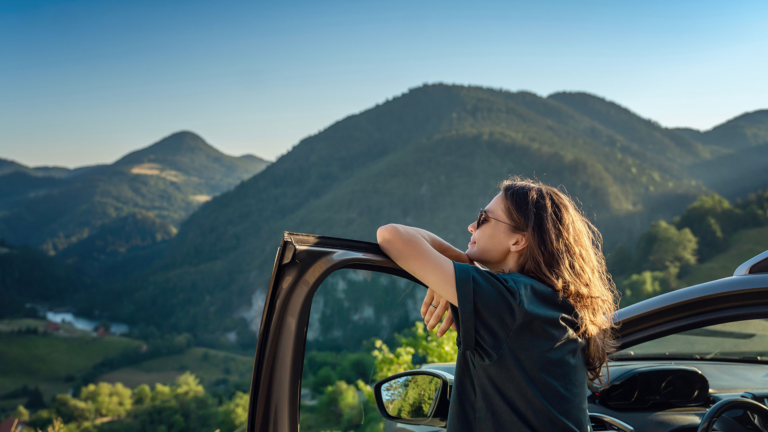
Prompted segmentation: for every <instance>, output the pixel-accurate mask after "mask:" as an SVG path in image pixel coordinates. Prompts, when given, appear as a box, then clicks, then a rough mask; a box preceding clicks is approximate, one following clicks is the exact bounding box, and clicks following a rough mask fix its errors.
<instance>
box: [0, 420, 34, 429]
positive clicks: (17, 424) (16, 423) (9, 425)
mask: <svg viewBox="0 0 768 432" xmlns="http://www.w3.org/2000/svg"><path fill="white" fill-rule="evenodd" d="M26 425H27V422H25V421H21V420H19V419H17V418H13V417H8V418H7V419H5V421H3V422H2V423H0V432H18V431H20V430H21V428H22V427H23V426H26Z"/></svg>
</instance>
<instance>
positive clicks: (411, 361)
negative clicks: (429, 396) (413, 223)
mask: <svg viewBox="0 0 768 432" xmlns="http://www.w3.org/2000/svg"><path fill="white" fill-rule="evenodd" d="M425 294H426V289H425V288H424V287H422V286H420V285H418V284H416V283H413V282H411V281H409V280H406V279H403V278H400V277H396V276H391V275H387V274H383V273H377V272H371V271H363V270H351V269H343V270H339V271H337V272H335V273H333V274H332V275H331V276H330V277H328V278H327V279H326V280H325V281H324V282H323V283H322V285H321V286H320V288H319V289H318V291H317V293H316V294H315V297H314V299H313V301H312V309H311V312H310V320H309V329H308V332H307V341H306V352H305V356H304V370H303V374H302V383H301V401H300V404H301V406H300V424H301V430H302V432H305V431H318V432H319V431H325V430H331V431H332V430H341V431H356V432H365V431H374V430H381V426H382V421H383V420H382V418H381V416H380V414H379V412H378V409H377V408H376V404H375V401H374V400H373V394H372V390H371V387H372V386H373V384H374V383H376V381H378V379H380V378H381V377H380V375H381V374H386V375H388V374H389V372H391V371H393V370H396V369H398V368H400V369H402V370H407V369H411V368H415V367H418V365H420V364H423V363H424V358H423V356H421V357H419V354H418V353H417V352H416V350H414V349H408V348H407V347H402V346H401V343H400V341H402V340H403V339H402V338H400V339H398V337H397V336H398V335H400V336H402V337H406V338H407V337H409V336H410V337H411V338H413V337H414V331H413V330H412V328H413V327H414V326H415V325H416V323H417V322H419V323H423V319H422V318H421V314H420V310H421V303H422V301H423V299H424V295H425ZM422 326H423V324H422ZM421 336H422V337H423V336H424V333H421ZM453 341H454V343H455V338H454V339H453ZM406 345H408V343H407V342H406ZM411 345H413V344H411ZM374 352H375V353H376V355H378V356H379V358H380V360H379V361H378V368H377V360H376V355H374Z"/></svg>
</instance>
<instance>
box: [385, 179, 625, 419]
mask: <svg viewBox="0 0 768 432" xmlns="http://www.w3.org/2000/svg"><path fill="white" fill-rule="evenodd" d="M469 232H470V233H471V234H472V238H471V240H470V242H469V246H468V249H467V251H466V252H461V251H460V250H458V249H456V248H454V247H453V246H451V245H449V244H448V243H447V242H445V241H443V240H442V239H440V238H439V237H437V236H435V235H434V234H431V233H429V232H427V231H424V230H421V229H418V228H412V227H406V226H402V225H395V224H390V225H385V226H383V227H381V228H379V230H378V232H377V237H378V241H379V245H380V246H381V249H382V250H383V251H384V252H385V253H386V254H387V255H389V256H390V258H392V260H394V261H395V262H396V263H397V264H398V265H400V266H401V267H402V268H403V269H405V270H406V271H408V272H409V273H410V274H412V275H413V276H415V277H416V278H418V279H419V280H420V281H422V282H424V284H425V285H427V287H428V291H427V296H426V298H425V299H424V304H423V306H422V309H421V314H422V316H423V317H424V320H425V322H426V323H427V327H428V328H429V329H430V330H432V329H433V328H435V327H436V326H437V325H438V324H439V323H440V320H441V319H442V318H443V315H444V314H445V313H446V312H448V315H447V316H446V317H445V319H444V320H443V322H442V324H441V325H440V327H439V329H438V335H439V336H442V335H443V334H445V332H446V331H447V330H448V328H449V327H451V326H453V328H454V329H455V330H456V331H457V332H458V338H457V344H458V346H459V355H458V358H457V361H456V374H455V381H454V388H453V391H452V394H451V406H450V412H449V415H448V425H447V429H448V431H449V432H458V431H462V432H467V431H483V432H486V431H581V432H583V431H587V430H589V420H588V416H587V394H588V391H587V380H588V379H589V380H591V381H599V380H600V371H601V368H602V366H603V364H605V362H606V360H607V355H608V354H609V353H610V352H611V351H612V350H613V348H614V341H613V331H612V330H613V324H612V317H613V314H614V312H615V311H616V305H617V300H618V296H617V292H616V288H615V286H614V284H613V282H612V281H611V278H610V276H609V274H608V272H607V271H606V266H605V259H604V257H603V254H602V251H601V241H602V239H601V236H600V233H599V232H598V231H597V230H596V229H595V228H594V226H593V225H592V224H591V223H590V222H589V220H587V218H585V217H584V216H583V215H582V214H581V212H580V211H579V210H578V209H577V207H576V205H575V204H574V203H573V201H572V200H571V199H570V198H569V197H568V196H567V195H565V194H563V193H562V192H560V191H559V190H557V189H555V188H552V187H550V186H546V185H544V184H541V183H539V182H535V181H531V180H528V179H523V178H513V179H511V180H508V181H505V182H503V183H502V184H501V192H500V193H499V194H498V195H497V196H496V197H495V198H494V199H493V200H492V201H491V202H490V203H489V204H488V206H486V207H485V209H483V210H481V212H480V215H479V216H478V219H477V221H476V222H473V223H472V224H471V225H469ZM475 264H480V265H482V267H484V268H485V269H483V268H481V267H480V266H477V265H475ZM486 269H487V270H486Z"/></svg>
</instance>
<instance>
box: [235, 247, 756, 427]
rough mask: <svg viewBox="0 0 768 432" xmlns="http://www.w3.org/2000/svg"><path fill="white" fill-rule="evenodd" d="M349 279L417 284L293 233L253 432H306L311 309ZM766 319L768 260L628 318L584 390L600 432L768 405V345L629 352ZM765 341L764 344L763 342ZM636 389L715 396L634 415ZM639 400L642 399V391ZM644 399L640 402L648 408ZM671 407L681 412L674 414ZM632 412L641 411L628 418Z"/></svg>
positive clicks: (276, 294)
mask: <svg viewBox="0 0 768 432" xmlns="http://www.w3.org/2000/svg"><path fill="white" fill-rule="evenodd" d="M341 269H359V270H368V271H372V272H380V273H387V274H391V275H395V276H399V277H402V278H405V279H409V280H411V281H414V282H418V281H417V280H416V279H414V278H413V277H412V276H411V275H410V274H408V273H407V272H405V271H404V270H402V269H401V268H400V267H398V266H397V265H396V264H395V263H394V262H392V260H390V259H389V258H388V257H387V256H386V254H384V253H383V252H382V251H381V249H380V248H379V247H378V245H376V244H375V243H368V242H361V241H354V240H346V239H339V238H332V237H322V236H315V235H307V234H298V233H289V232H286V233H285V234H284V237H283V240H282V242H281V244H280V247H279V248H278V251H277V256H276V258H275V265H274V268H273V272H272V278H271V280H270V285H269V290H268V293H267V298H266V302H265V307H264V313H263V316H262V321H261V328H260V332H259V338H258V342H257V348H256V354H255V358H254V369H253V376H252V382H251V399H250V406H249V413H248V423H247V428H248V429H247V430H248V431H259V432H265V431H270V432H277V431H281V432H282V431H298V430H299V406H300V405H299V400H300V390H301V376H302V367H303V358H304V349H305V341H306V335H307V329H308V324H309V314H310V308H311V305H312V299H313V296H314V294H315V292H316V291H317V289H318V288H319V286H320V284H321V283H322V282H323V280H325V278H327V277H328V276H329V275H330V274H331V273H333V272H335V271H338V270H341ZM766 319H768V252H766V253H764V254H761V255H759V256H757V257H755V258H753V259H752V260H750V261H748V262H746V263H744V264H743V265H742V266H741V267H739V269H737V271H736V273H735V274H734V276H732V277H728V278H724V279H720V280H716V281H712V282H708V283H704V284H700V285H696V286H694V287H689V288H685V289H681V290H677V291H673V292H670V293H667V294H664V295H660V296H657V297H654V298H651V299H649V300H646V301H643V302H641V303H637V304H634V305H631V306H628V307H626V308H623V309H621V310H619V311H618V313H617V315H616V321H617V322H618V324H619V342H620V346H619V349H620V351H619V353H618V354H619V355H618V356H616V357H614V360H613V361H611V362H610V366H609V371H610V375H609V377H608V380H607V382H606V383H605V384H604V385H602V386H600V387H593V388H590V389H585V392H586V394H587V396H588V401H589V411H590V418H591V420H592V423H593V428H594V429H595V430H624V431H637V432H641V431H675V432H684V431H689V430H690V431H696V430H697V429H698V426H699V424H700V423H701V422H702V419H703V418H705V415H706V414H707V412H708V410H709V408H710V407H712V405H713V404H715V403H717V402H720V401H730V400H739V399H744V398H751V399H754V400H757V401H759V402H761V403H765V400H764V399H766V398H768V361H767V358H768V343H766V344H765V346H763V345H759V348H760V349H761V350H762V348H765V355H764V358H760V356H754V357H755V358H752V357H750V358H724V359H721V358H719V357H717V356H713V357H710V358H702V357H701V356H695V357H690V358H688V357H680V356H675V355H671V356H670V355H669V353H665V354H666V355H664V354H662V355H657V356H649V355H637V356H636V355H635V354H634V353H633V354H631V355H630V354H628V353H630V352H632V351H628V350H629V349H630V348H632V347H642V346H645V345H643V344H646V343H648V344H650V343H653V342H654V341H668V340H670V339H665V338H676V337H678V336H680V335H683V336H686V337H688V335H689V333H685V332H691V331H694V330H696V329H702V328H704V329H705V330H706V329H707V328H709V327H710V326H718V325H724V324H726V323H731V322H746V321H745V320H758V321H756V322H758V324H760V323H762V322H763V321H762V320H766ZM766 323H768V321H766ZM767 325H768V324H767ZM709 331H710V333H711V332H712V331H713V330H709ZM710 333H706V334H710ZM725 333H726V334H727V333H728V332H727V331H726V332H725ZM731 333H733V334H737V336H736V337H737V338H742V339H744V337H746V336H739V335H738V334H739V333H740V332H731ZM741 333H743V332H741ZM713 334H715V335H717V334H718V333H717V332H716V331H715V333H713ZM767 335H768V332H767ZM681 337H682V336H681ZM704 337H706V336H704ZM762 338H763V336H762V334H760V338H759V341H762ZM747 339H749V338H747ZM747 339H744V340H747ZM756 341H758V339H756ZM740 343H742V342H740ZM760 352H762V351H760ZM423 367H424V368H430V367H431V368H434V369H440V370H441V371H442V372H446V371H450V368H451V365H450V364H443V365H431V366H430V365H427V366H423ZM654 374H655V375H654ZM665 374H666V375H665ZM698 377H704V378H706V379H705V380H700V378H698ZM632 380H634V381H636V382H643V383H645V382H652V381H653V382H655V381H654V380H660V381H659V382H662V381H663V383H664V384H662V385H661V387H660V389H661V390H663V389H664V386H665V385H667V384H666V383H668V382H670V380H671V381H672V382H673V383H678V384H675V385H672V384H669V385H668V390H670V389H671V390H670V391H672V392H673V393H674V392H675V391H678V390H680V391H683V390H684V389H685V387H686V386H685V385H683V384H685V383H689V384H690V383H694V384H695V385H701V386H704V385H705V384H704V383H705V382H706V386H707V387H701V388H702V389H703V390H702V391H704V390H706V395H704V396H706V398H704V396H702V395H698V396H696V397H697V398H698V399H696V400H695V401H694V402H696V403H698V405H695V404H693V405H692V404H691V403H692V402H691V401H688V405H686V403H685V401H686V400H687V399H684V398H683V399H680V398H678V399H674V401H678V402H679V401H683V403H678V402H674V401H673V402H669V401H666V400H665V401H662V402H663V403H662V402H658V401H657V402H658V403H657V402H654V400H655V399H654V398H657V399H658V397H657V396H655V395H649V396H648V397H647V398H648V400H650V401H651V402H649V404H650V405H649V406H650V407H651V408H648V407H646V408H643V407H640V408H637V407H636V406H634V405H631V404H632V403H633V402H629V405H627V402H626V400H624V399H622V398H621V397H620V396H616V395H615V394H612V393H611V392H613V393H616V394H621V391H619V390H621V389H622V386H624V387H626V386H629V385H630V384H628V383H629V382H634V381H632ZM697 380H699V381H697ZM679 382H682V383H683V384H679ZM696 383H698V384H696ZM694 384H692V385H694ZM612 388H613V390H611V389H612ZM661 390H660V391H661ZM606 394H607V395H606ZM637 394H638V395H639V394H640V391H639V390H638V392H637ZM697 394H698V393H697ZM608 395H611V396H610V397H612V398H613V399H610V398H609V396H608ZM659 397H661V398H664V397H666V396H659ZM636 398H637V397H636ZM643 398H646V396H643ZM643 398H641V399H640V400H645V399H643ZM625 399H626V398H625ZM704 399H706V400H704ZM670 400H672V399H670ZM692 400H693V399H692ZM702 401H703V402H702ZM622 403H623V404H624V405H622ZM670 403H673V404H674V403H678V405H674V406H671V405H670ZM654 404H656V405H654ZM658 404H661V405H658ZM628 406H631V407H632V408H631V409H627V407H628ZM386 428H387V429H385V430H402V431H438V430H442V428H440V427H434V426H430V427H426V426H411V425H399V424H387V426H386Z"/></svg>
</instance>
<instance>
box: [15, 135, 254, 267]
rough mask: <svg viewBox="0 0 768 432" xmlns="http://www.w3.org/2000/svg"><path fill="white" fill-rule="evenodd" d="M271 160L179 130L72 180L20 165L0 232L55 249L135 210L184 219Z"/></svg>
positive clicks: (160, 217)
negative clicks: (235, 152)
mask: <svg viewBox="0 0 768 432" xmlns="http://www.w3.org/2000/svg"><path fill="white" fill-rule="evenodd" d="M267 164H268V163H267V162H266V161H264V160H261V159H259V158H256V157H252V156H250V157H241V158H237V157H232V156H227V155H225V154H223V153H221V152H219V151H218V150H216V149H214V148H213V147H211V146H210V145H209V144H207V143H206V142H205V141H204V140H203V139H202V138H200V137H199V136H197V135H195V134H193V133H190V132H179V133H176V134H173V135H170V136H168V137H166V138H164V139H163V140H161V141H159V142H157V143H155V144H153V145H151V146H149V147H147V148H144V149H142V150H138V151H136V152H133V153H130V154H128V155H126V156H125V157H123V158H122V159H120V160H118V161H117V162H115V163H114V164H112V165H105V166H96V167H90V168H89V169H86V170H82V169H81V170H74V171H76V172H77V173H78V174H77V175H70V176H66V177H65V178H57V179H51V178H46V179H36V178H34V177H35V176H34V174H31V173H30V172H23V171H19V170H17V172H16V173H14V174H9V175H6V176H0V190H3V191H6V190H7V191H9V193H8V195H4V196H3V198H0V238H4V239H5V240H6V241H8V242H10V243H13V244H25V245H30V246H33V247H36V248H41V249H43V250H44V251H46V252H47V253H49V254H55V253H59V252H60V251H62V250H64V249H66V248H67V247H69V246H71V245H73V244H76V243H78V242H80V241H82V240H84V239H87V238H89V237H90V236H92V235H93V234H94V233H97V232H98V231H99V230H101V229H102V228H104V227H109V226H110V225H109V224H110V223H111V222H114V221H115V220H117V219H119V218H124V217H130V215H132V214H134V213H136V212H146V213H149V214H150V215H151V216H152V217H154V218H156V219H158V220H159V221H162V222H163V223H167V224H172V225H178V224H179V223H180V222H181V221H182V220H184V219H185V218H186V217H187V216H188V215H189V214H190V213H191V212H193V211H194V210H195V209H196V208H197V207H199V206H200V204H201V203H203V202H206V201H208V200H210V199H211V197H213V196H215V195H217V194H220V193H221V192H223V191H225V190H228V189H231V188H232V187H234V186H235V185H236V184H237V183H239V182H240V181H242V180H244V179H246V178H248V177H251V176H252V175H254V174H256V173H257V172H259V171H261V170H262V169H263V168H264V167H265V166H266V165H267ZM162 230H165V228H162V229H161V231H162ZM159 235H160V236H163V235H164V234H163V232H160V233H159ZM89 253H90V252H89Z"/></svg>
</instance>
